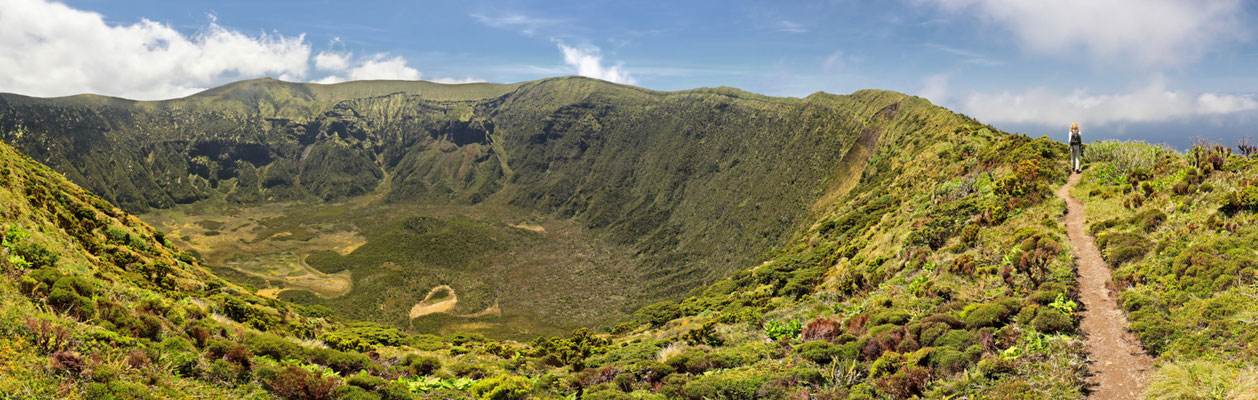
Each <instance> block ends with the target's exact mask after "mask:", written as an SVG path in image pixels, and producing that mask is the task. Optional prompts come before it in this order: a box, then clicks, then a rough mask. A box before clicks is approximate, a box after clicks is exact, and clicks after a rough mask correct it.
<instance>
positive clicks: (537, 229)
mask: <svg viewBox="0 0 1258 400" xmlns="http://www.w3.org/2000/svg"><path fill="white" fill-rule="evenodd" d="M507 226H510V227H512V228H516V229H523V230H526V231H533V232H537V233H546V227H543V226H541V225H516V224H508V225H507Z"/></svg>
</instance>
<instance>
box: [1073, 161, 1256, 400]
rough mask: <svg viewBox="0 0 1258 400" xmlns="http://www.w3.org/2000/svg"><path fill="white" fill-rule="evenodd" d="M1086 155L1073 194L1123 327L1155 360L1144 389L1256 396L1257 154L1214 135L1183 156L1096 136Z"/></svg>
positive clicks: (1167, 395) (1158, 393) (1177, 394)
mask: <svg viewBox="0 0 1258 400" xmlns="http://www.w3.org/2000/svg"><path fill="white" fill-rule="evenodd" d="M1237 153H1240V152H1237ZM1085 154H1086V155H1087V159H1088V160H1090V161H1091V162H1090V163H1089V167H1088V169H1087V170H1086V171H1085V173H1084V181H1083V183H1082V184H1080V185H1079V186H1078V187H1076V188H1075V193H1074V194H1075V196H1076V197H1078V198H1079V199H1081V200H1083V201H1084V203H1085V204H1086V206H1087V213H1088V217H1089V220H1090V230H1091V231H1092V233H1093V234H1094V235H1096V239H1097V245H1098V247H1099V248H1100V249H1101V251H1102V254H1103V255H1104V257H1105V258H1106V260H1107V261H1108V262H1110V263H1111V264H1112V265H1113V267H1114V282H1113V287H1114V288H1115V290H1116V291H1117V293H1118V294H1119V301H1120V304H1121V305H1122V307H1123V308H1124V309H1126V311H1127V312H1129V313H1130V314H1129V318H1130V320H1131V326H1130V327H1129V328H1130V329H1131V331H1132V332H1134V333H1135V334H1136V336H1138V337H1139V338H1140V340H1141V342H1142V343H1143V344H1144V346H1145V348H1146V349H1147V350H1148V351H1149V352H1150V353H1151V354H1152V355H1154V356H1155V357H1156V358H1157V360H1158V369H1157V372H1156V373H1155V375H1154V378H1153V382H1152V385H1151V386H1150V389H1149V393H1147V395H1148V396H1149V397H1151V398H1157V399H1173V398H1211V397H1214V398H1224V397H1231V398H1252V397H1254V396H1255V395H1258V385H1256V384H1255V380H1256V379H1258V375H1256V374H1255V366H1256V365H1258V346H1256V343H1258V325H1255V324H1254V323H1253V322H1254V319H1253V318H1254V317H1255V316H1258V301H1256V300H1258V282H1256V281H1255V277H1256V274H1258V253H1255V251H1254V249H1256V248H1258V231H1256V230H1255V227H1254V224H1255V222H1256V220H1255V215H1254V212H1255V211H1258V196H1255V194H1258V187H1255V186H1253V183H1254V181H1255V179H1258V162H1255V161H1254V160H1253V159H1252V158H1250V157H1248V156H1246V155H1242V154H1233V151H1232V149H1231V148H1229V147H1227V146H1222V145H1220V144H1213V143H1208V144H1199V145H1197V146H1196V147H1194V148H1193V149H1191V150H1190V151H1189V152H1188V153H1186V154H1185V153H1179V152H1177V151H1174V150H1171V149H1169V148H1166V147H1163V146H1154V145H1150V144H1147V143H1143V142H1102V143H1097V144H1095V145H1091V146H1089V150H1088V152H1086V153H1085Z"/></svg>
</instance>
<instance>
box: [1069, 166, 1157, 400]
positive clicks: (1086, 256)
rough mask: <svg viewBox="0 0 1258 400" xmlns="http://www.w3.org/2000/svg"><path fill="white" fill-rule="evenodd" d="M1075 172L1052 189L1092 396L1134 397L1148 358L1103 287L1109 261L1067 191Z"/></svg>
mask: <svg viewBox="0 0 1258 400" xmlns="http://www.w3.org/2000/svg"><path fill="white" fill-rule="evenodd" d="M1080 176H1081V175H1080V174H1073V175H1071V176H1070V181H1069V182H1068V183H1067V184H1066V185H1065V186H1062V187H1061V189H1058V190H1057V197H1059V198H1061V199H1062V200H1065V201H1066V234H1067V236H1069V237H1070V244H1071V245H1072V246H1073V247H1074V256H1075V264H1076V267H1077V269H1078V271H1079V291H1080V300H1082V301H1083V312H1082V314H1083V321H1082V322H1081V323H1080V324H1079V327H1080V329H1082V330H1083V334H1084V337H1085V339H1084V341H1085V343H1086V344H1087V346H1088V359H1089V360H1090V361H1091V365H1090V367H1089V369H1090V370H1091V372H1092V376H1091V378H1090V379H1089V383H1091V384H1092V385H1093V386H1092V393H1091V395H1090V396H1089V397H1090V398H1093V399H1139V398H1140V394H1141V393H1142V392H1143V391H1144V388H1145V384H1146V379H1145V377H1146V376H1148V373H1149V372H1150V371H1152V369H1153V359H1152V358H1150V357H1149V355H1148V354H1145V352H1144V349H1143V348H1142V347H1141V346H1140V343H1139V341H1138V340H1137V339H1136V338H1135V337H1134V336H1133V335H1132V334H1131V333H1130V332H1128V331H1127V316H1126V315H1125V314H1123V311H1122V310H1121V309H1119V308H1118V303H1117V302H1115V301H1114V298H1113V297H1112V296H1110V292H1109V288H1108V286H1107V285H1106V284H1107V283H1108V282H1109V281H1110V276H1111V275H1110V269H1109V265H1106V264H1105V261H1104V260H1103V259H1102V258H1101V253H1100V251H1098V250H1097V248H1096V243H1095V242H1093V241H1092V235H1090V234H1088V232H1087V230H1086V229H1084V225H1085V224H1084V221H1085V218H1084V212H1083V203H1082V202H1080V201H1079V200H1077V199H1075V198H1074V196H1071V195H1070V189H1072V188H1074V187H1075V185H1076V184H1078V183H1079V178H1080Z"/></svg>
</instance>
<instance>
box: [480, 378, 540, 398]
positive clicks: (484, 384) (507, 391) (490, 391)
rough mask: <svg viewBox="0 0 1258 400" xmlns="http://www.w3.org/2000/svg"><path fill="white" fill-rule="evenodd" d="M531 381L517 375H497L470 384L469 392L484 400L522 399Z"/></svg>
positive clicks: (529, 387) (527, 394) (527, 392)
mask: <svg viewBox="0 0 1258 400" xmlns="http://www.w3.org/2000/svg"><path fill="white" fill-rule="evenodd" d="M532 386H533V385H532V383H531V382H529V380H528V379H525V378H522V377H519V376H509V375H499V376H495V377H493V378H489V379H484V380H482V381H480V382H477V383H476V384H474V385H472V388H471V392H472V394H473V395H476V396H479V397H480V398H481V399H484V400H524V399H527V398H528V397H529V393H530V392H531V391H532V390H531V389H532Z"/></svg>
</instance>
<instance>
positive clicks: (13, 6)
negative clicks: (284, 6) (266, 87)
mask: <svg viewBox="0 0 1258 400" xmlns="http://www.w3.org/2000/svg"><path fill="white" fill-rule="evenodd" d="M309 58H310V46H309V45H308V44H307V43H306V42H305V41H304V37H303V36H300V35H299V36H283V35H279V34H265V33H263V34H260V35H258V36H250V35H245V34H242V33H240V32H236V31H233V30H230V29H227V28H224V27H222V26H219V25H218V24H216V23H214V22H210V24H209V26H208V27H207V28H205V29H203V30H201V31H199V32H196V33H194V34H191V35H184V34H182V33H179V32H178V31H176V30H174V29H173V28H171V27H169V26H167V25H164V24H161V23H157V22H153V21H148V20H142V21H140V22H138V23H134V24H131V25H119V26H111V25H108V24H106V23H105V21H104V18H103V17H102V16H101V15H100V14H96V13H91V12H85V11H80V10H76V9H72V8H70V7H67V6H65V5H63V4H59V3H51V2H47V1H42V0H7V1H4V2H3V3H0V91H11V92H18V93H22V94H28V95H36V96H64V95H71V94H77V93H83V92H93V93H101V94H109V95H116V96H127V97H133V98H142V99H157V98H170V97H177V96H184V95H188V94H191V93H194V92H196V91H198V90H201V89H202V88H205V87H208V86H210V85H215V84H220V83H225V82H227V81H230V80H233V79H238V78H241V77H256V76H262V75H272V76H278V77H280V78H282V79H300V78H302V77H304V76H305V74H306V72H307V69H308V65H309Z"/></svg>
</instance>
